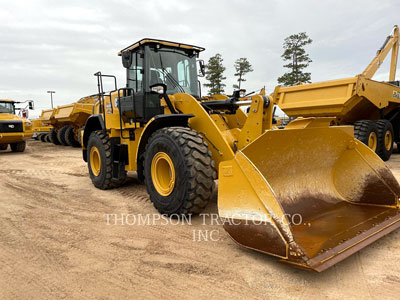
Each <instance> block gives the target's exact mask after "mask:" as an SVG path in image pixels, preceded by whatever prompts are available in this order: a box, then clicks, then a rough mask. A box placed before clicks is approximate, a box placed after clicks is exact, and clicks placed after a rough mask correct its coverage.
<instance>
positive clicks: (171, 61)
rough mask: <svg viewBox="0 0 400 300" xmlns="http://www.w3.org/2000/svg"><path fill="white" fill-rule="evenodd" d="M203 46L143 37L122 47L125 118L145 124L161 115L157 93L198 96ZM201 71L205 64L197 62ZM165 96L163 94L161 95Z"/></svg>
mask: <svg viewBox="0 0 400 300" xmlns="http://www.w3.org/2000/svg"><path fill="white" fill-rule="evenodd" d="M203 50H204V48H201V47H197V46H192V45H187V44H181V43H175V42H168V41H163V40H154V39H143V40H140V41H139V42H137V43H135V44H133V45H131V46H129V47H127V48H125V49H123V50H121V51H120V52H119V53H118V55H119V56H121V57H122V64H123V66H124V67H125V68H126V80H127V84H126V89H125V91H124V95H123V97H119V99H120V111H121V114H122V117H123V118H124V119H125V121H127V120H128V121H129V120H132V121H134V122H138V121H139V122H141V123H146V122H148V121H149V120H150V119H151V118H152V117H154V116H156V115H159V114H163V113H164V109H163V107H162V106H161V105H160V93H161V94H163V95H168V94H170V95H171V94H175V93H187V94H190V95H192V96H193V97H195V98H197V99H199V98H200V84H199V80H198V68H197V58H198V56H199V53H200V52H201V51H203ZM199 69H200V72H201V73H204V63H200V68H199ZM164 98H165V97H164Z"/></svg>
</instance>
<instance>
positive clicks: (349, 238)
mask: <svg viewBox="0 0 400 300" xmlns="http://www.w3.org/2000/svg"><path fill="white" fill-rule="evenodd" d="M203 50H204V48H201V47H197V46H192V45H187V44H182V43H176V42H169V41H163V40H155V39H143V40H141V41H139V42H137V43H135V44H133V45H131V46H129V47H126V48H124V49H123V50H121V51H120V52H119V55H120V56H121V58H122V64H123V66H124V67H125V69H126V87H123V88H117V83H116V79H115V77H114V76H112V75H104V74H101V73H100V72H98V73H96V74H95V75H96V76H97V83H98V89H99V102H98V103H96V105H95V107H94V113H93V115H91V116H90V117H89V118H88V120H87V121H86V125H85V129H84V131H83V132H82V137H81V139H82V147H83V159H84V160H85V161H86V162H87V163H88V170H89V175H90V178H91V180H92V182H93V184H94V185H95V186H96V187H97V188H100V189H110V188H117V187H119V186H121V185H122V184H123V183H124V181H125V179H126V176H127V172H128V171H136V172H137V174H138V178H139V179H141V180H143V181H144V183H145V185H146V188H147V191H148V193H149V196H150V200H151V201H152V203H153V204H154V206H155V208H156V209H157V210H158V211H159V212H160V213H161V214H166V215H168V216H179V215H182V214H197V213H200V212H201V211H202V210H203V209H204V208H205V206H206V205H207V203H208V202H209V201H210V198H211V196H212V191H213V187H214V184H215V181H214V180H215V179H216V178H218V179H219V183H218V185H219V186H218V212H219V215H220V218H221V219H222V220H223V223H224V228H225V230H226V231H227V232H228V234H229V235H230V236H231V237H232V238H233V239H234V240H235V241H236V242H237V243H239V244H240V245H243V246H245V247H247V248H251V249H254V250H257V251H261V252H263V253H267V254H270V255H274V256H276V257H278V258H280V260H281V261H282V262H285V263H289V264H292V265H294V266H297V267H300V268H304V269H309V270H314V271H318V272H320V271H323V270H325V269H327V268H329V267H330V266H332V265H334V264H336V263H337V262H339V261H341V260H343V259H345V258H346V257H348V256H349V255H351V254H353V253H355V252H356V251H358V250H360V249H361V248H363V247H365V246H367V245H368V244H370V243H372V242H374V241H375V240H377V239H378V238H380V237H382V236H384V235H385V234H387V233H389V232H391V231H393V230H395V229H396V228H398V227H400V202H399V196H400V186H399V184H398V182H397V181H396V179H395V178H394V176H393V174H392V173H391V171H390V170H389V169H388V167H387V166H386V165H385V164H384V163H383V161H382V160H381V159H380V158H379V157H378V156H377V155H376V154H375V153H374V152H373V151H372V150H371V149H370V148H368V147H367V146H366V145H364V144H363V143H361V142H359V141H358V140H357V139H355V138H354V135H353V127H352V126H331V123H332V121H333V118H301V119H297V120H294V121H292V122H291V123H289V124H288V125H287V126H286V127H285V128H284V129H276V127H273V126H272V120H273V106H274V101H273V97H272V96H265V95H263V94H264V93H260V94H253V95H250V96H247V97H242V96H243V95H242V92H243V91H235V92H234V93H233V95H232V96H231V97H226V96H221V97H217V98H216V99H215V100H211V99H202V97H201V95H200V84H199V81H198V76H199V75H200V76H202V75H204V63H203V62H202V61H197V58H198V56H199V53H200V52H201V51H203ZM198 66H199V67H198ZM107 78H108V79H112V80H114V84H115V90H113V91H111V92H104V90H103V79H107ZM248 105H250V109H249V111H248V113H245V112H244V111H243V110H242V109H240V107H241V106H248Z"/></svg>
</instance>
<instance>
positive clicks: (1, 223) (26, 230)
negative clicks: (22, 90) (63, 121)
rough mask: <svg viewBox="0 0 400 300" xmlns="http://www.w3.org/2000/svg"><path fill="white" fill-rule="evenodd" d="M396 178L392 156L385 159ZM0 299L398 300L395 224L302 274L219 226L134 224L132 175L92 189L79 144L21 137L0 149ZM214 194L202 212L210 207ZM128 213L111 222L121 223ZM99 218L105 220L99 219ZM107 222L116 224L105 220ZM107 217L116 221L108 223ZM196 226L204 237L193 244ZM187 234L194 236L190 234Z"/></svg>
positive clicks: (399, 248) (144, 209) (147, 208)
mask: <svg viewBox="0 0 400 300" xmlns="http://www.w3.org/2000/svg"><path fill="white" fill-rule="evenodd" d="M388 165H389V167H390V168H391V169H392V170H393V172H394V174H395V176H396V177H397V178H398V179H399V180H400V155H399V154H394V155H393V156H392V159H391V160H390V162H389V163H388ZM0 166H1V168H0V299H64V298H65V299H139V298H143V299H152V298H165V299H172V298H174V299H176V298H181V299H191V298H197V299H204V298H207V299H222V298H223V299H226V298H229V299H366V298H368V299H398V295H399V294H400V284H399V281H400V274H399V271H400V268H399V260H400V230H398V231H396V232H392V233H391V234H389V235H387V236H386V237H384V238H382V239H380V240H378V241H377V242H375V243H373V244H372V245H370V246H369V247H367V248H365V249H363V250H362V251H360V252H358V253H357V254H355V255H353V256H351V257H349V258H348V259H346V260H345V261H343V262H341V263H339V264H337V265H336V266H334V267H332V268H331V269H329V270H327V271H325V272H323V273H321V274H317V273H312V272H307V271H303V270H299V269H294V268H291V267H289V266H287V265H283V264H279V263H278V262H277V261H276V259H275V258H273V257H269V256H266V255H262V254H259V253H256V252H253V251H250V250H246V249H244V248H241V247H239V246H237V245H236V244H235V243H234V242H233V241H232V240H231V239H230V238H229V237H228V236H227V234H226V233H225V232H224V230H223V229H222V227H221V225H219V224H216V223H215V222H214V224H211V219H208V218H206V225H203V224H202V223H203V220H202V218H200V217H197V218H193V219H192V220H191V223H192V224H191V225H188V224H183V225H182V224H179V225H177V224H168V225H165V226H164V225H162V223H163V220H159V221H158V222H156V224H155V225H143V222H146V220H145V219H141V220H142V221H143V222H142V224H138V223H139V221H138V220H139V219H140V218H139V216H140V214H142V215H143V216H144V215H145V214H157V212H156V210H155V209H154V208H153V205H152V204H151V202H150V200H149V198H148V196H147V193H146V189H145V187H144V186H143V185H141V184H140V183H139V182H138V181H137V179H136V177H135V173H132V174H129V180H128V182H127V184H126V185H124V186H123V187H122V188H120V189H116V190H110V191H101V190H98V189H96V188H94V187H93V185H92V183H91V181H90V179H89V176H88V173H87V167H86V164H85V163H84V162H83V160H82V158H81V150H80V149H73V148H70V147H62V146H54V145H52V144H48V143H41V142H38V141H30V142H29V145H28V148H27V151H26V152H25V153H22V154H16V153H11V152H4V151H2V152H1V153H0ZM216 212H217V206H216V197H214V201H213V203H211V205H209V207H208V208H207V210H206V212H205V213H210V214H213V213H216ZM114 214H116V215H117V216H118V217H119V218H120V217H121V216H122V215H123V216H126V215H128V219H125V220H124V224H123V225H122V224H121V222H122V221H121V219H117V220H115V215H114ZM107 216H108V217H107ZM115 221H117V222H115ZM115 223H116V224H115ZM198 230H202V232H203V233H204V232H205V230H208V231H209V232H213V235H212V237H213V240H208V241H204V240H201V241H198V239H197V237H198V235H196V234H197V233H198ZM194 236H195V237H196V239H195V240H194Z"/></svg>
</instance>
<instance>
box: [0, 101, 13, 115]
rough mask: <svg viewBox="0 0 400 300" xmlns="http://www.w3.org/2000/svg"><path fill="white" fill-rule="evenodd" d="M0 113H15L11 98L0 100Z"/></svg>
mask: <svg viewBox="0 0 400 300" xmlns="http://www.w3.org/2000/svg"><path fill="white" fill-rule="evenodd" d="M0 114H11V115H15V104H14V101H12V100H0Z"/></svg>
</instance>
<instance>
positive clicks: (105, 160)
mask: <svg viewBox="0 0 400 300" xmlns="http://www.w3.org/2000/svg"><path fill="white" fill-rule="evenodd" d="M92 148H96V149H97V150H98V152H99V156H100V173H99V174H97V175H96V174H95V173H94V171H93V168H92V162H91V157H90V155H91V152H92ZM87 162H88V168H89V174H90V178H91V179H92V182H93V184H94V186H95V187H97V188H99V189H102V190H107V189H112V188H116V187H119V186H121V185H122V184H123V183H124V182H125V178H126V172H125V175H124V178H122V179H120V180H115V179H113V178H112V163H113V160H112V157H111V143H110V138H109V137H108V135H107V134H105V133H104V131H102V130H97V131H94V132H92V133H91V134H90V136H89V141H88V146H87Z"/></svg>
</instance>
